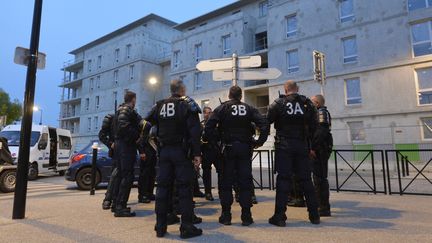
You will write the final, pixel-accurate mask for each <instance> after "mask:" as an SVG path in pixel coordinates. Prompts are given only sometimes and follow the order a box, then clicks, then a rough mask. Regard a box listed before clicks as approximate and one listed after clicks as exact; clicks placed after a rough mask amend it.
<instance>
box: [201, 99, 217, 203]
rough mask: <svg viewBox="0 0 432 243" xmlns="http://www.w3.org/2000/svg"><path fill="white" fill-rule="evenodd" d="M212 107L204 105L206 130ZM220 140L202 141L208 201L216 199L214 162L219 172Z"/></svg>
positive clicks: (205, 188) (204, 181)
mask: <svg viewBox="0 0 432 243" xmlns="http://www.w3.org/2000/svg"><path fill="white" fill-rule="evenodd" d="M212 112H213V111H212V109H211V108H210V107H208V106H207V107H204V108H203V117H204V119H203V120H202V121H201V127H202V129H203V132H204V128H205V124H206V123H207V121H208V120H209V118H210V116H211V114H212ZM218 142H219V141H211V142H204V141H202V145H201V150H202V156H203V161H202V170H203V176H202V179H203V183H204V190H205V199H206V200H208V201H214V198H213V194H212V164H213V165H214V167H215V168H216V172H219V166H218V163H217V162H218V161H217V158H218V154H217V153H218V152H219V147H218V144H217V143H218Z"/></svg>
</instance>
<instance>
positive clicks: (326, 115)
mask: <svg viewBox="0 0 432 243" xmlns="http://www.w3.org/2000/svg"><path fill="white" fill-rule="evenodd" d="M318 122H319V124H320V125H321V126H325V127H326V128H328V129H329V130H330V129H331V115H330V112H328V110H327V107H325V106H324V107H320V108H319V109H318Z"/></svg>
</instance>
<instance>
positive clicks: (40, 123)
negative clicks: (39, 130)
mask: <svg viewBox="0 0 432 243" xmlns="http://www.w3.org/2000/svg"><path fill="white" fill-rule="evenodd" d="M42 112H43V110H42V109H40V113H41V114H40V121H39V125H42V114H43V113H42Z"/></svg>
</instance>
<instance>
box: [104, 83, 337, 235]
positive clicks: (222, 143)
mask: <svg viewBox="0 0 432 243" xmlns="http://www.w3.org/2000/svg"><path fill="white" fill-rule="evenodd" d="M284 88H285V95H280V97H279V98H278V99H276V100H275V101H274V103H273V104H272V105H270V107H269V110H268V114H267V117H265V116H263V115H261V114H260V113H259V112H258V110H257V109H256V108H254V107H253V106H250V105H248V104H246V103H244V102H242V101H241V99H242V89H241V88H240V87H238V86H232V87H231V88H230V90H229V95H228V97H229V100H228V101H226V102H224V103H222V104H221V105H220V106H218V107H217V108H216V109H215V110H214V112H212V110H211V108H209V107H205V108H204V121H203V122H200V121H199V113H201V109H200V107H199V106H198V105H197V104H196V102H195V101H194V100H193V99H191V98H190V97H188V96H186V87H185V85H184V83H183V81H181V80H173V81H171V83H170V91H171V96H170V97H168V98H166V99H163V100H160V101H158V102H157V103H156V104H155V105H154V107H153V108H152V110H151V111H150V113H149V114H148V115H147V116H146V117H145V118H144V119H142V118H141V117H140V116H139V115H138V114H137V112H136V111H135V103H136V94H135V93H133V92H131V91H127V92H126V94H125V97H124V103H123V104H121V105H120V106H119V107H118V109H117V111H116V113H115V114H114V115H107V116H106V117H105V119H104V121H103V125H102V129H101V131H100V133H99V137H100V140H101V141H102V142H103V143H104V144H106V145H107V146H108V147H109V148H110V154H111V156H112V158H113V171H112V176H111V179H110V182H109V186H108V189H107V193H106V197H105V199H104V202H103V208H104V209H110V208H111V210H112V212H114V216H115V217H133V216H135V213H134V212H132V211H131V209H130V208H128V207H127V202H128V198H129V194H130V190H131V187H132V184H133V181H134V173H133V172H134V165H135V162H136V160H137V159H136V156H137V151H139V159H140V161H141V163H140V172H141V173H140V178H139V197H138V199H139V202H142V203H149V202H150V201H152V200H155V201H156V206H155V212H156V225H155V231H156V235H157V237H164V236H165V234H166V232H167V226H168V225H171V224H175V223H179V222H180V219H179V218H178V217H177V214H181V225H180V236H181V238H191V237H195V236H199V235H201V234H202V230H201V229H199V228H197V227H195V226H194V224H197V223H201V222H202V220H201V218H199V217H197V216H196V215H195V213H194V202H193V196H194V194H197V193H196V192H197V190H199V189H198V188H197V187H196V186H195V189H194V186H193V184H197V183H196V182H194V180H196V175H197V171H199V169H198V168H199V166H200V165H201V164H202V169H203V182H204V187H205V194H204V195H205V198H206V199H207V200H209V201H213V200H214V198H213V195H212V193H211V188H212V185H211V168H212V164H213V165H214V166H215V168H216V171H217V174H218V190H219V198H220V203H221V206H222V213H221V216H220V217H219V222H220V223H221V224H223V225H231V220H232V216H231V206H232V204H233V193H232V192H233V187H234V188H237V190H238V196H239V198H238V201H239V204H240V206H241V209H242V210H241V221H242V225H243V226H249V225H251V224H253V223H254V220H253V218H252V212H251V208H252V205H253V204H252V203H253V200H252V198H253V196H254V190H253V187H254V186H253V177H252V153H253V149H256V148H258V147H261V146H262V145H263V144H264V143H265V142H266V140H267V137H268V135H269V133H270V124H272V123H274V127H275V129H276V137H275V172H277V174H278V175H277V182H276V203H275V212H274V215H273V216H272V217H271V218H270V219H269V223H270V224H273V225H276V226H280V227H283V226H285V225H286V220H287V217H286V214H285V213H286V207H287V203H288V196H289V193H290V188H291V187H292V177H293V175H295V177H296V178H297V179H296V180H297V182H298V184H299V185H300V191H301V192H302V193H304V197H305V198H306V204H307V208H308V212H309V220H310V222H311V223H313V224H319V223H320V216H330V204H329V187H328V181H327V167H328V166H327V161H328V158H329V156H330V152H331V147H332V139H331V132H330V128H331V118H330V114H329V112H328V111H327V109H326V107H325V102H324V97H322V96H321V95H317V96H314V97H312V101H311V100H310V99H308V98H307V97H305V96H303V95H300V94H298V89H299V88H298V86H297V84H296V83H295V82H294V81H291V80H289V81H287V82H286V83H285V85H284ZM256 130H258V132H259V136H258V139H255V138H254V135H255V131H256ZM155 168H156V171H155ZM312 172H313V178H314V182H312V176H311V175H312ZM155 175H157V176H156V178H155V177H154V176H155ZM155 181H156V184H157V189H156V195H155V196H154V195H153V189H154V185H155ZM194 191H195V193H194Z"/></svg>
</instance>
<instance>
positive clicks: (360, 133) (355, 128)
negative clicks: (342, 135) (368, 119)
mask: <svg viewBox="0 0 432 243" xmlns="http://www.w3.org/2000/svg"><path fill="white" fill-rule="evenodd" d="M347 124H348V127H349V131H350V139H351V142H353V143H355V142H364V141H365V140H366V133H365V129H364V125H363V122H362V121H356V122H347Z"/></svg>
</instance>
